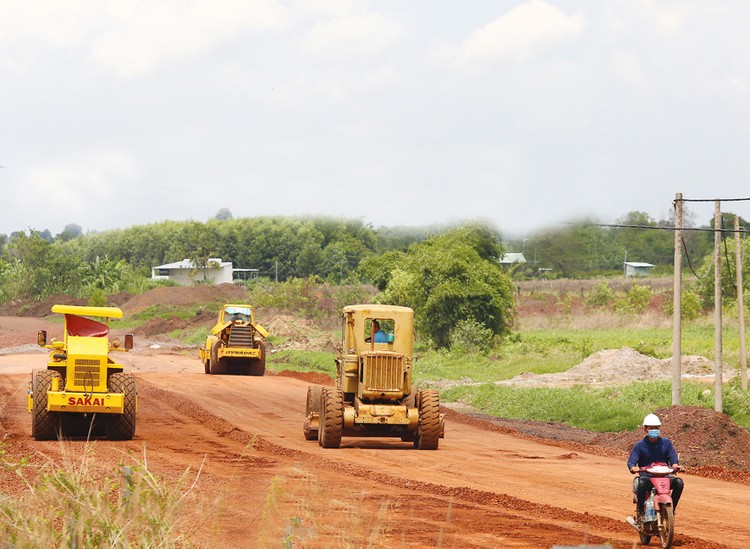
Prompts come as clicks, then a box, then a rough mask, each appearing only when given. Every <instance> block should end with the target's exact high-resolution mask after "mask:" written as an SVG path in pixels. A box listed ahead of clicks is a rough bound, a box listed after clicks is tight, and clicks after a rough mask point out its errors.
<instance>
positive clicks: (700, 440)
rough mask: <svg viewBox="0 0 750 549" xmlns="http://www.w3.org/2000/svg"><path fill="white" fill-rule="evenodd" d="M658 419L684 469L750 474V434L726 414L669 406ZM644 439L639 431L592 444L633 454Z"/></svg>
mask: <svg viewBox="0 0 750 549" xmlns="http://www.w3.org/2000/svg"><path fill="white" fill-rule="evenodd" d="M656 415H657V416H659V418H660V419H661V422H662V428H661V432H662V435H663V436H665V437H667V438H668V439H670V440H672V442H673V444H674V446H675V449H676V450H677V452H678V454H679V456H680V463H681V464H682V465H684V466H686V467H696V466H713V467H722V468H725V469H734V470H741V471H750V432H749V431H747V430H746V429H743V428H742V427H740V426H738V425H737V424H736V423H734V422H733V421H732V420H730V419H729V418H728V417H727V416H725V415H724V414H720V413H719V412H715V411H713V410H709V409H708V408H703V407H700V406H670V407H669V408H661V409H659V410H657V411H656ZM643 436H644V433H643V429H642V428H638V429H636V430H635V431H622V432H620V433H603V434H600V435H598V436H597V437H595V438H594V440H593V441H592V443H593V444H596V445H599V446H607V447H611V448H618V449H620V450H623V451H624V452H630V449H631V448H632V446H633V444H635V443H636V442H637V441H638V440H639V439H640V438H642V437H643Z"/></svg>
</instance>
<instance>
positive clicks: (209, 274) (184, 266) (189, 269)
mask: <svg viewBox="0 0 750 549" xmlns="http://www.w3.org/2000/svg"><path fill="white" fill-rule="evenodd" d="M208 264H209V268H208V269H200V268H196V266H195V263H193V262H192V261H191V260H189V259H183V260H182V261H177V262H175V263H167V264H166V265H159V266H158V267H152V268H151V278H152V279H153V280H173V281H175V282H177V284H180V285H182V286H188V285H190V284H194V283H196V282H203V281H204V280H207V281H209V282H211V283H213V284H224V283H229V284H231V283H232V280H233V276H234V274H233V269H232V262H231V261H222V260H221V258H211V259H209V260H208ZM204 271H205V272H204Z"/></svg>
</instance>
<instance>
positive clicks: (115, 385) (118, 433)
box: [105, 372, 136, 440]
mask: <svg viewBox="0 0 750 549" xmlns="http://www.w3.org/2000/svg"><path fill="white" fill-rule="evenodd" d="M107 388H108V389H109V392H110V393H122V394H123V395H124V398H123V405H124V406H123V413H122V414H107V422H106V426H105V433H106V435H107V438H109V439H111V440H130V439H132V438H133V436H134V435H135V408H136V390H135V378H134V377H133V376H132V375H131V374H125V373H123V372H118V373H116V374H112V375H111V376H109V381H108V382H107Z"/></svg>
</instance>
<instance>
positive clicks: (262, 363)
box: [248, 341, 266, 376]
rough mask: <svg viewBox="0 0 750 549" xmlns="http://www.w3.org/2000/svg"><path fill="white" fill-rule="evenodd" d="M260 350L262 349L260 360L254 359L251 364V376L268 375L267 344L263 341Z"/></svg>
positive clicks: (259, 345) (259, 346)
mask: <svg viewBox="0 0 750 549" xmlns="http://www.w3.org/2000/svg"><path fill="white" fill-rule="evenodd" d="M258 348H259V349H260V358H254V359H253V360H252V361H251V362H250V369H249V372H248V373H249V374H250V375H251V376H262V375H263V374H265V373H266V344H265V343H264V342H262V341H261V342H260V343H259V344H258Z"/></svg>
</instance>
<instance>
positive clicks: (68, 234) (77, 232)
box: [56, 223, 83, 241]
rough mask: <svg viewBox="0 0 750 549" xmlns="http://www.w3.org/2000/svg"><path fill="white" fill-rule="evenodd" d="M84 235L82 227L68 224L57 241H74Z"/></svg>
mask: <svg viewBox="0 0 750 549" xmlns="http://www.w3.org/2000/svg"><path fill="white" fill-rule="evenodd" d="M82 234H83V229H82V228H81V226H80V225H76V224H75V223H68V224H67V225H65V228H64V229H63V230H62V232H61V233H60V234H59V235H57V238H56V240H62V241H67V240H73V239H74V238H78V237H79V236H81V235H82Z"/></svg>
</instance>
